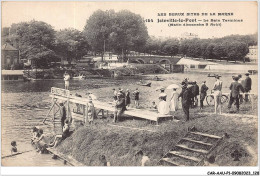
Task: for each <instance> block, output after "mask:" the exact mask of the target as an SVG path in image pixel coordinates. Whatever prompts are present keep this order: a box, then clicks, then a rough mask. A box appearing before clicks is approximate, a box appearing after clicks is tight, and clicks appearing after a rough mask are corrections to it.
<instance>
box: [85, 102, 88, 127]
mask: <svg viewBox="0 0 260 176" xmlns="http://www.w3.org/2000/svg"><path fill="white" fill-rule="evenodd" d="M87 122H88V103H87V104H86V114H85V125H87Z"/></svg>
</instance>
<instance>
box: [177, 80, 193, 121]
mask: <svg viewBox="0 0 260 176" xmlns="http://www.w3.org/2000/svg"><path fill="white" fill-rule="evenodd" d="M180 97H181V102H182V110H183V112H184V114H185V118H186V121H188V120H189V119H190V116H189V108H190V105H191V102H192V100H191V99H192V92H191V90H190V89H188V88H187V84H186V83H185V82H183V83H182V91H181V93H180V95H179V97H178V98H180Z"/></svg>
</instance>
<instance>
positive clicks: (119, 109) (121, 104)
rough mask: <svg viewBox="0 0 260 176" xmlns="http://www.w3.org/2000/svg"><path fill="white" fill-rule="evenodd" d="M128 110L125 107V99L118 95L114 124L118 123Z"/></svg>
mask: <svg viewBox="0 0 260 176" xmlns="http://www.w3.org/2000/svg"><path fill="white" fill-rule="evenodd" d="M125 110H126V107H125V97H124V96H123V94H122V93H120V92H119V93H118V94H117V100H116V105H115V112H114V123H116V122H117V121H118V119H119V118H120V116H121V115H122V114H123V113H124V111H125Z"/></svg>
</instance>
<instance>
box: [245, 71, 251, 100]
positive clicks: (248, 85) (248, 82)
mask: <svg viewBox="0 0 260 176" xmlns="http://www.w3.org/2000/svg"><path fill="white" fill-rule="evenodd" d="M245 75H246V79H245V81H244V89H245V93H249V92H250V90H251V86H252V79H251V78H250V77H249V73H246V74H245ZM245 101H248V94H246V95H245Z"/></svg>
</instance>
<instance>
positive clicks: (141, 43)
mask: <svg viewBox="0 0 260 176" xmlns="http://www.w3.org/2000/svg"><path fill="white" fill-rule="evenodd" d="M5 42H9V43H10V44H12V45H13V46H14V47H16V48H17V49H19V50H20V58H21V59H35V60H37V61H38V63H39V64H38V65H47V63H49V62H53V61H54V62H56V61H57V60H60V59H62V60H67V61H68V62H70V61H72V60H78V59H80V58H82V56H84V55H86V54H88V53H89V52H90V51H92V52H93V53H94V54H101V55H103V54H104V52H113V53H116V54H119V55H122V56H123V57H122V58H125V56H126V54H129V53H131V52H130V51H136V52H144V53H149V54H156V55H168V56H175V55H183V56H188V57H195V58H196V57H200V58H208V59H225V60H235V61H239V60H244V58H245V56H246V54H247V53H248V47H249V46H252V45H257V33H256V34H254V35H231V36H226V37H223V38H216V39H199V38H195V39H189V40H180V39H177V38H167V39H159V38H155V37H153V36H148V32H147V27H146V25H145V23H144V21H143V19H142V17H141V16H140V15H137V14H134V13H132V12H130V11H127V10H122V11H119V12H115V11H113V10H109V11H102V10H97V11H95V12H94V13H93V14H92V15H91V16H90V17H89V19H88V20H87V21H86V25H85V27H84V29H83V31H78V30H76V29H71V28H69V29H64V30H60V31H55V30H54V29H53V27H52V26H51V25H49V24H47V23H45V22H42V21H35V20H33V21H30V22H21V23H17V24H12V25H11V27H10V28H7V27H5V28H3V29H2V43H5Z"/></svg>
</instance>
